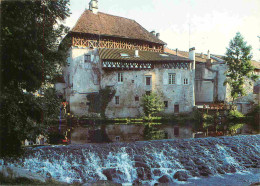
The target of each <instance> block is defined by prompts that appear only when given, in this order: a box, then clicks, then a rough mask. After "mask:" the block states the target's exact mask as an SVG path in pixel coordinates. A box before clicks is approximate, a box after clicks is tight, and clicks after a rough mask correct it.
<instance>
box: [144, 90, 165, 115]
mask: <svg viewBox="0 0 260 186" xmlns="http://www.w3.org/2000/svg"><path fill="white" fill-rule="evenodd" d="M141 101H142V102H141V105H142V107H143V110H144V114H145V116H147V117H148V118H151V117H152V116H154V115H155V114H157V113H158V112H160V111H162V110H163V102H162V100H161V99H160V97H159V96H158V95H157V94H156V93H151V94H149V95H148V94H145V95H144V96H143V97H142V100H141Z"/></svg>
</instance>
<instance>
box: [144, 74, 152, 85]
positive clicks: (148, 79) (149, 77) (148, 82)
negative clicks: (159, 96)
mask: <svg viewBox="0 0 260 186" xmlns="http://www.w3.org/2000/svg"><path fill="white" fill-rule="evenodd" d="M151 80H152V77H151V76H146V77H145V83H146V85H151V83H152V82H151Z"/></svg>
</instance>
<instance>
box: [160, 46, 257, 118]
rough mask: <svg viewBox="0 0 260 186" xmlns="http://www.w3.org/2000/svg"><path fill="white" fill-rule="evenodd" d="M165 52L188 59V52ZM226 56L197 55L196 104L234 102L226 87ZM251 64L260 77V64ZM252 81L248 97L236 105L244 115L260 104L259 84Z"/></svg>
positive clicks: (246, 87) (247, 89)
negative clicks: (253, 105)
mask: <svg viewBox="0 0 260 186" xmlns="http://www.w3.org/2000/svg"><path fill="white" fill-rule="evenodd" d="M165 52H167V53H170V54H173V55H177V56H182V57H187V56H189V53H188V52H185V51H178V50H171V49H168V48H165ZM223 57H224V56H221V55H214V54H213V55H212V54H210V51H208V53H207V55H205V54H203V53H196V54H195V63H196V65H195V103H196V105H203V104H211V103H213V102H225V103H229V102H230V101H232V98H231V96H230V87H229V86H228V85H227V86H224V85H223V84H224V81H225V80H226V76H225V74H224V73H225V72H226V71H227V65H226V64H225V62H224V60H223ZM251 64H252V65H253V66H254V67H255V70H254V73H255V74H256V75H260V63H259V62H257V61H254V60H252V61H251ZM250 81H251V80H247V81H246V84H245V85H244V86H245V90H246V93H247V95H246V96H243V97H239V98H238V99H237V100H236V101H235V103H236V105H237V109H238V110H239V111H241V112H242V113H244V114H245V113H247V112H248V111H249V110H250V109H251V107H252V104H257V103H258V102H259V95H260V93H259V91H258V89H257V86H258V85H259V81H258V82H255V83H254V82H252V81H251V84H250V83H249V82H250ZM254 87H255V88H254Z"/></svg>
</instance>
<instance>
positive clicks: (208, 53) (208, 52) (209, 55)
mask: <svg viewBox="0 0 260 186" xmlns="http://www.w3.org/2000/svg"><path fill="white" fill-rule="evenodd" d="M207 59H210V51H209V50H208V57H207Z"/></svg>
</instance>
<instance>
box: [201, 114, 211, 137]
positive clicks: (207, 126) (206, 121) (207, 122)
mask: <svg viewBox="0 0 260 186" xmlns="http://www.w3.org/2000/svg"><path fill="white" fill-rule="evenodd" d="M202 118H203V124H202V127H203V128H204V129H206V130H207V136H208V133H209V129H210V128H211V127H213V126H214V116H213V115H209V114H206V113H204V114H203V115H202Z"/></svg>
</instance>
